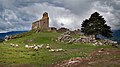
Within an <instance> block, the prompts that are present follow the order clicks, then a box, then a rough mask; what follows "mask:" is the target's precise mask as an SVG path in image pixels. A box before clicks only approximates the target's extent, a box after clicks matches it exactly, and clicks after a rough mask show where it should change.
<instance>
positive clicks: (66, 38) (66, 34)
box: [58, 31, 117, 47]
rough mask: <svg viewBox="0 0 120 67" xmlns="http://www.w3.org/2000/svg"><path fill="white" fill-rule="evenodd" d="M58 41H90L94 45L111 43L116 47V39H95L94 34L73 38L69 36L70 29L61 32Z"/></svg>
mask: <svg viewBox="0 0 120 67" xmlns="http://www.w3.org/2000/svg"><path fill="white" fill-rule="evenodd" d="M58 41H60V42H66V43H68V44H72V43H91V44H93V45H94V46H104V45H112V46H114V47H117V46H116V45H117V42H116V41H112V40H108V39H99V40H97V39H95V37H94V36H85V35H84V36H80V37H79V38H73V37H72V36H71V32H70V31H66V32H64V33H63V34H61V35H60V36H59V37H58Z"/></svg>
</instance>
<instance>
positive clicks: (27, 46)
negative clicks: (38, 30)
mask: <svg viewBox="0 0 120 67" xmlns="http://www.w3.org/2000/svg"><path fill="white" fill-rule="evenodd" d="M25 47H26V48H34V46H28V45H25Z"/></svg>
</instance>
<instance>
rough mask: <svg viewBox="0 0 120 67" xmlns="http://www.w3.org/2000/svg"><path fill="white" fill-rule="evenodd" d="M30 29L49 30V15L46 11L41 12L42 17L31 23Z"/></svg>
mask: <svg viewBox="0 0 120 67" xmlns="http://www.w3.org/2000/svg"><path fill="white" fill-rule="evenodd" d="M32 30H39V31H46V30H49V17H48V13H47V12H45V13H43V17H42V19H40V20H38V21H35V22H33V23H32Z"/></svg>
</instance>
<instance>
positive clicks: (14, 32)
mask: <svg viewBox="0 0 120 67" xmlns="http://www.w3.org/2000/svg"><path fill="white" fill-rule="evenodd" d="M23 32H27V31H11V32H7V33H0V39H3V38H4V37H5V36H6V35H8V36H9V35H15V34H20V33H23Z"/></svg>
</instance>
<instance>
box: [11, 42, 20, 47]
mask: <svg viewBox="0 0 120 67" xmlns="http://www.w3.org/2000/svg"><path fill="white" fill-rule="evenodd" d="M10 46H12V47H18V46H19V45H18V44H13V43H10Z"/></svg>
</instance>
